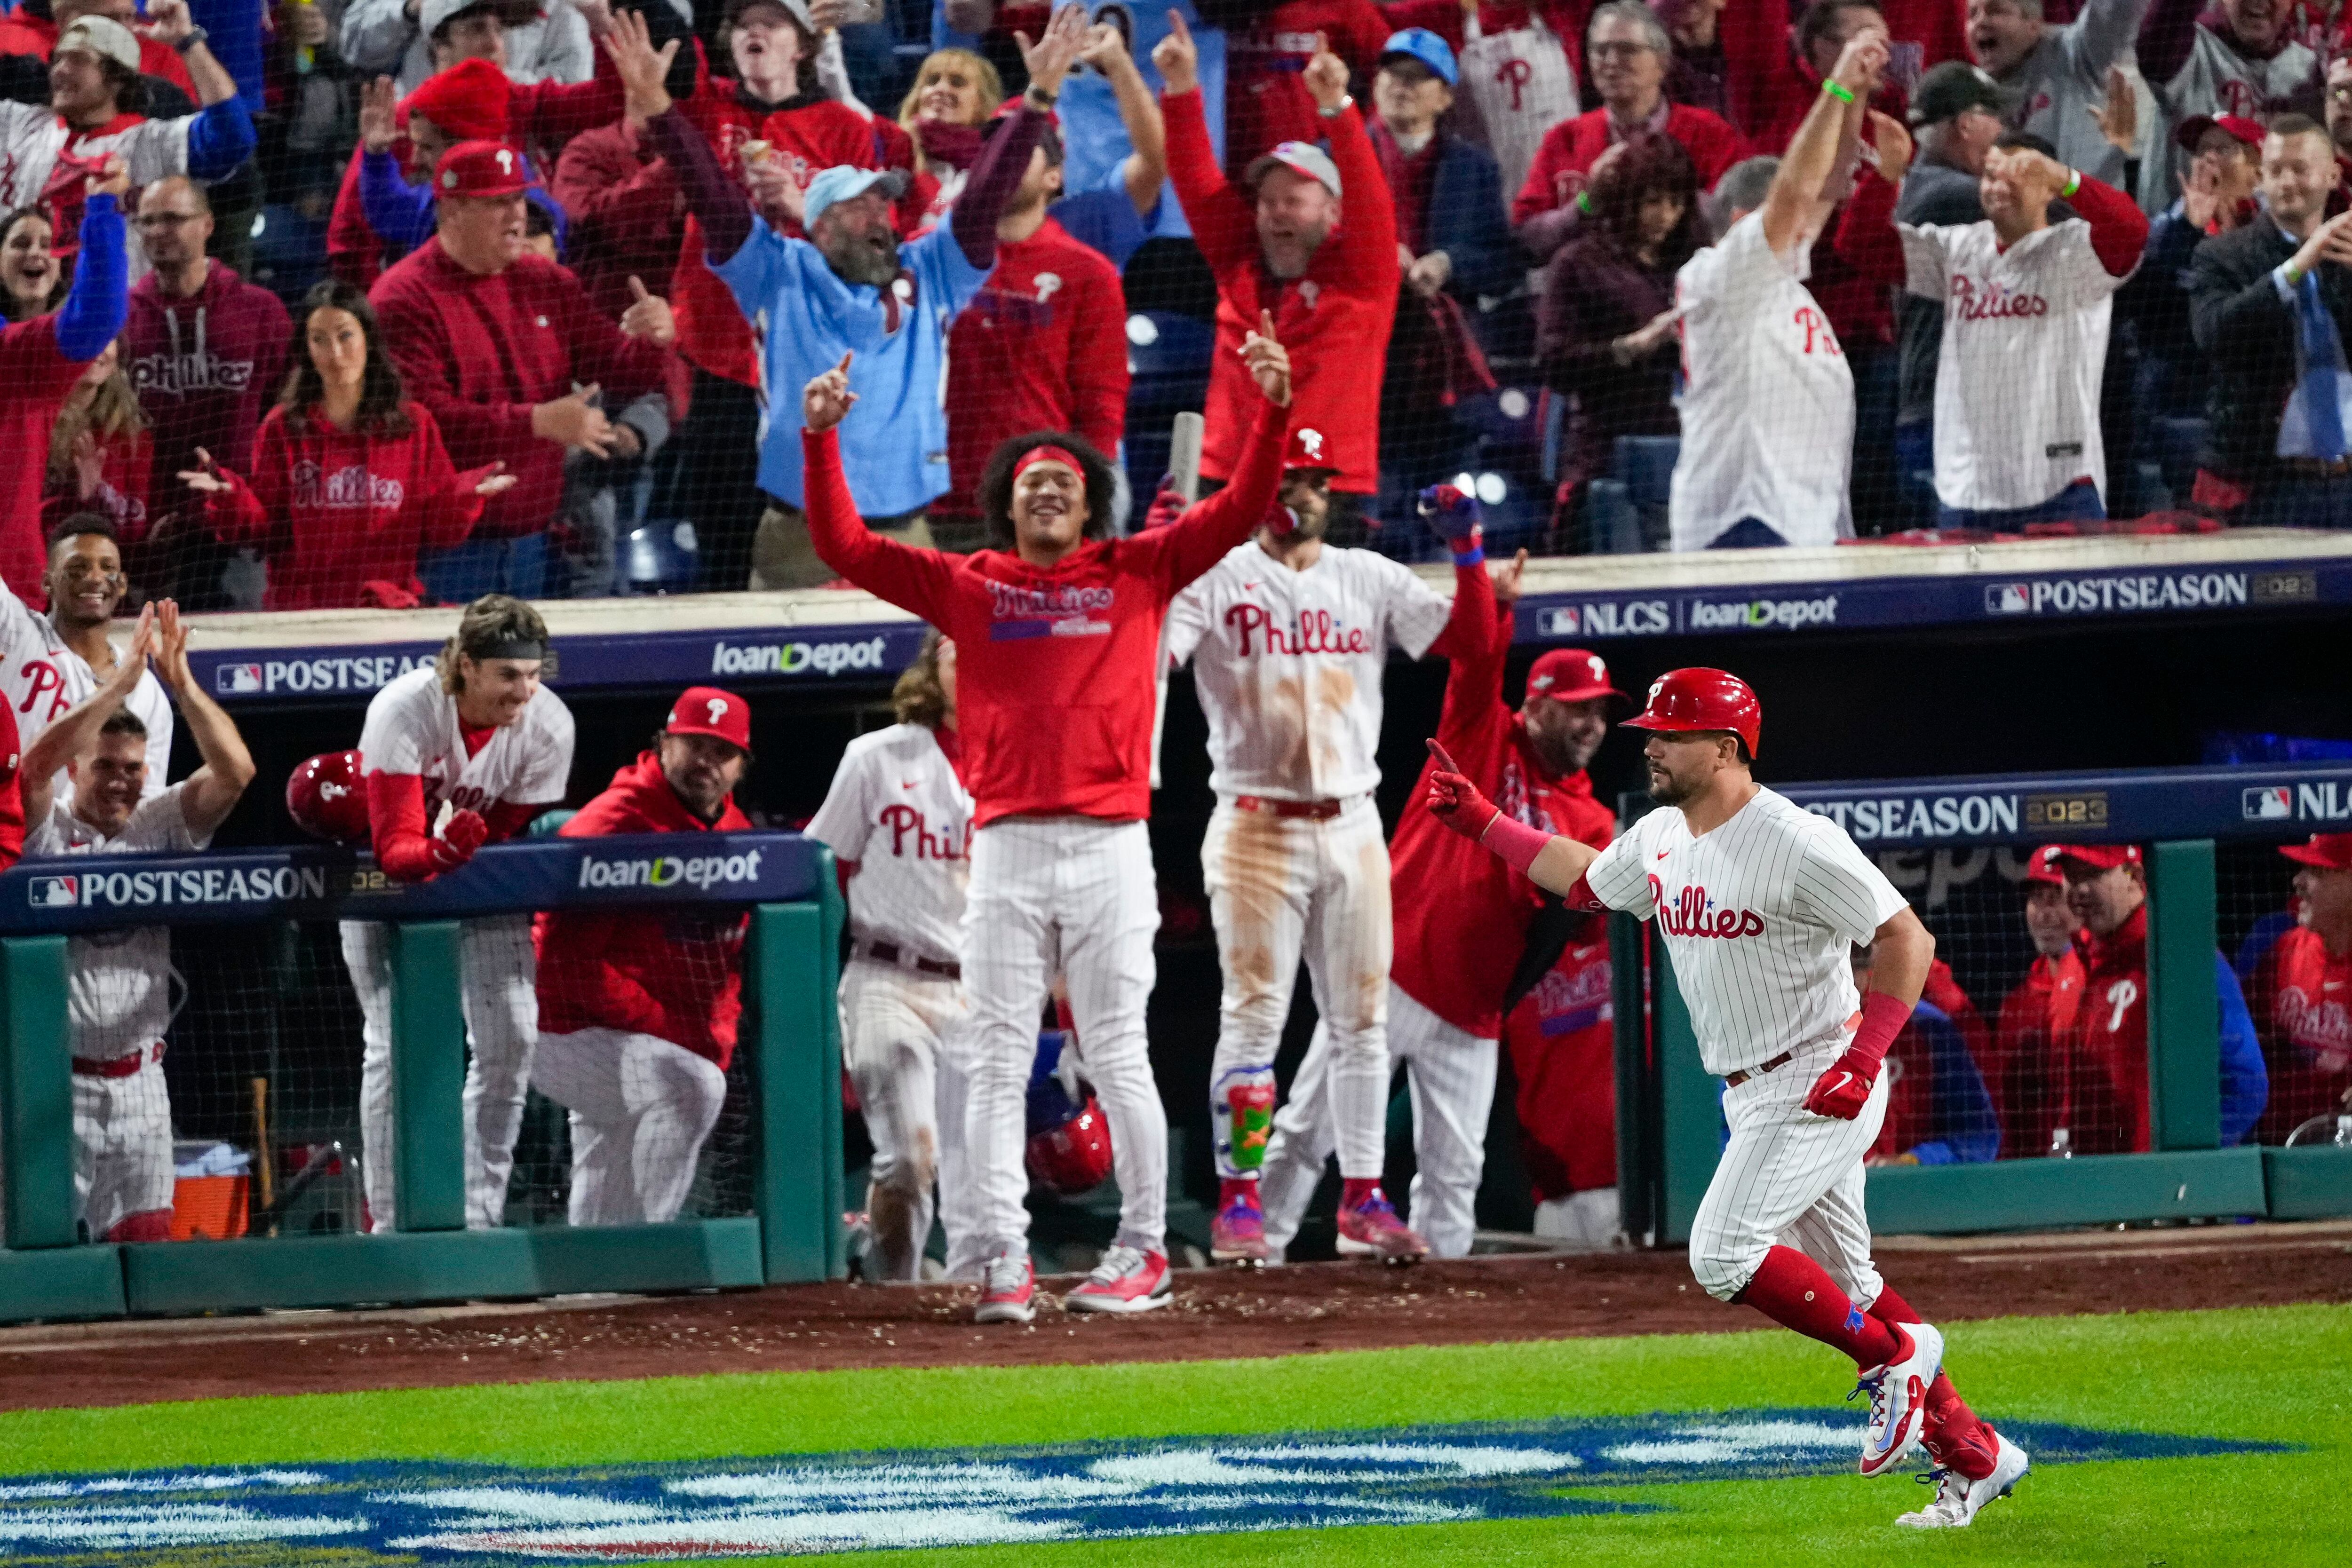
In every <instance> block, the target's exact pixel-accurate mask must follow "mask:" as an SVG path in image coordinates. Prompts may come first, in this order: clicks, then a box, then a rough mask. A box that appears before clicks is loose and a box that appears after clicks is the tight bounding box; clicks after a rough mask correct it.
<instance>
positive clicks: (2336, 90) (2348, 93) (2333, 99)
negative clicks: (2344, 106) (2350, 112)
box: [2327, 85, 2352, 103]
mask: <svg viewBox="0 0 2352 1568" xmlns="http://www.w3.org/2000/svg"><path fill="white" fill-rule="evenodd" d="M2327 101H2328V102H2330V103H2352V85H2347V86H2344V87H2331V88H2329V89H2327Z"/></svg>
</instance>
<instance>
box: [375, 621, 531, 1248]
mask: <svg viewBox="0 0 2352 1568" xmlns="http://www.w3.org/2000/svg"><path fill="white" fill-rule="evenodd" d="M360 772H361V775H362V777H365V776H366V775H368V774H372V773H413V774H415V775H417V776H418V777H419V778H421V779H423V780H424V784H425V824H426V831H435V830H436V828H437V826H438V823H437V821H436V819H437V818H438V817H439V816H440V813H441V809H442V808H443V807H444V806H449V807H453V808H455V809H457V810H466V811H476V812H481V813H488V810H489V809H490V808H491V807H492V806H495V805H497V804H498V803H499V801H501V800H506V801H511V802H514V803H517V804H520V805H549V806H552V805H554V804H555V803H557V802H558V801H560V800H562V799H563V786H564V783H565V781H566V780H567V779H570V778H571V776H572V712H571V710H570V709H569V708H567V707H565V706H563V700H562V698H561V697H559V696H557V695H555V694H554V693H553V692H551V691H550V690H548V689H547V688H546V687H545V686H541V687H540V688H539V690H538V691H536V692H534V693H532V694H531V699H530V703H529V704H527V705H526V706H524V708H523V710H522V716H520V718H518V719H516V720H515V722H514V723H512V724H510V725H507V726H504V727H501V728H499V729H498V730H497V731H495V732H494V733H493V734H492V735H491V737H490V738H489V740H488V743H487V744H485V745H484V746H483V747H482V748H481V749H480V750H479V751H478V752H476V753H474V754H473V755H472V756H471V757H468V756H467V754H466V737H465V735H464V733H463V732H462V731H461V730H460V729H459V728H458V725H457V698H455V697H453V696H451V695H449V694H448V693H446V692H445V691H443V690H442V689H441V677H440V674H439V673H438V672H437V671H436V670H435V669H434V668H433V667H432V666H431V665H427V666H425V668H424V669H421V670H411V671H410V672H409V673H408V674H404V675H403V676H401V677H400V678H399V679H398V680H395V681H394V682H393V683H392V684H391V685H387V686H385V687H384V688H383V690H382V691H380V692H378V693H376V695H375V698H374V700H373V701H372V702H370V703H369V704H368V710H367V723H366V724H365V725H364V726H363V727H362V728H361V730H360ZM341 929H342V937H343V962H344V964H345V965H347V966H348V967H350V969H351V972H352V989H354V990H356V991H357V992H358V993H359V998H360V1019H361V1025H362V1028H361V1036H362V1040H364V1041H365V1045H366V1050H365V1051H364V1053H363V1054H362V1056H361V1058H360V1138H361V1141H362V1145H364V1146H363V1148H362V1159H361V1162H360V1166H361V1173H362V1177H363V1178H364V1185H365V1187H366V1191H367V1204H368V1217H369V1221H370V1225H371V1228H373V1229H376V1230H392V1229H394V1228H396V1227H397V1224H398V1215H397V1212H396V1210H395V1207H394V1192H393V1184H392V931H391V928H390V927H389V926H387V925H383V923H382V922H380V921H373V920H346V921H343V922H342V923H341ZM458 942H459V951H460V956H461V958H462V960H463V965H464V971H465V973H464V979H463V985H464V1002H465V1009H466V1042H467V1045H469V1046H471V1047H472V1054H471V1057H470V1060H468V1061H467V1063H466V1224H467V1227H468V1228H473V1229H476V1230H481V1229H487V1228H490V1227H492V1226H495V1225H497V1224H499V1222H500V1220H501V1219H502V1218H504V1217H505V1214H506V1204H507V1176H508V1174H509V1172H510V1171H511V1170H512V1169H513V1168H514V1145H515V1134H517V1133H518V1132H519V1131H520V1129H521V1126H522V1103H523V1097H524V1095H525V1094H526V1093H527V1092H529V1090H530V1053H531V1046H532V1045H533V1043H534V1042H536V1040H538V1038H539V997H538V995H537V992H536V989H535V988H536V986H537V984H538V979H539V961H538V959H537V957H536V956H534V955H533V954H532V952H531V946H530V913H529V912H528V911H525V912H523V913H520V914H516V915H476V916H474V917H473V918H471V919H469V920H466V921H463V922H461V923H460V925H459V936H458Z"/></svg>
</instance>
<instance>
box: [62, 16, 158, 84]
mask: <svg viewBox="0 0 2352 1568" xmlns="http://www.w3.org/2000/svg"><path fill="white" fill-rule="evenodd" d="M68 49H88V50H89V52H90V53H91V54H93V55H96V56H97V57H99V58H100V59H102V60H112V61H113V62H114V63H115V64H116V65H118V66H121V68H123V69H124V70H127V71H135V70H137V69H138V68H139V40H138V39H137V38H136V37H132V36H131V29H130V28H128V27H126V26H123V25H122V24H121V23H120V22H118V21H116V20H114V19H113V18H112V17H110V16H77V17H75V18H74V19H73V20H72V21H71V22H68V23H67V24H66V30H65V31H64V32H62V33H59V34H58V41H57V45H56V47H54V48H52V49H51V50H50V51H49V53H50V55H51V57H56V56H58V55H61V54H64V53H65V52H66V51H67V50H68Z"/></svg>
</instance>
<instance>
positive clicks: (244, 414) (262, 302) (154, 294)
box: [122, 261, 294, 527]
mask: <svg viewBox="0 0 2352 1568" xmlns="http://www.w3.org/2000/svg"><path fill="white" fill-rule="evenodd" d="M293 334H294V325H293V320H292V319H291V318H290V317H289V316H288V315H287V313H286V307H285V306H284V305H283V304H281V303H280V302H279V301H278V296H276V295H275V294H272V293H270V292H269V290H268V289H267V288H260V287H255V286H254V285H253V284H250V283H247V282H246V281H244V280H243V279H242V278H240V277H237V275H236V273H235V272H233V271H231V270H230V269H229V268H227V267H224V266H222V265H221V264H220V263H219V262H217V261H215V262H214V263H213V264H212V265H211V267H210V270H209V271H208V272H207V273H206V274H205V281H204V287H201V288H199V289H197V290H196V292H195V293H194V295H191V296H188V297H186V298H182V297H181V296H178V295H170V294H166V293H164V292H163V284H162V282H161V281H160V279H159V278H158V277H157V276H156V275H155V274H154V273H152V272H151V273H149V274H148V275H147V276H146V277H142V278H141V279H140V280H139V281H138V283H137V284H135V285H134V286H133V287H131V315H130V319H128V320H127V321H126V322H125V323H124V325H123V329H122V370H123V373H124V374H125V375H127V376H129V377H130V378H131V387H132V388H133V390H135V391H136V392H138V394H139V408H140V412H141V413H144V414H145V415H146V416H147V423H148V435H149V439H150V441H151V443H152V467H151V468H150V470H149V477H148V481H147V507H148V512H149V517H150V526H151V527H152V526H155V525H157V524H160V523H161V522H162V521H163V519H164V518H166V517H172V516H173V515H174V514H177V513H181V512H189V513H194V512H199V511H201V510H202V509H203V501H202V498H201V497H197V496H194V495H193V494H191V493H190V492H189V491H187V490H186V489H185V488H184V487H183V486H182V485H181V484H180V479H179V476H180V475H181V474H182V473H183V472H184V471H186V470H188V469H191V468H194V467H195V466H196V460H195V459H196V448H197V447H199V446H201V447H203V448H204V449H205V451H207V452H209V453H211V454H212V456H213V461H214V462H215V463H218V464H220V465H222V466H224V467H228V468H240V469H241V468H244V467H245V466H246V465H247V464H249V463H250V462H252V460H253V435H254V432H255V431H256V430H257V428H259V426H260V423H261V416H262V413H263V411H264V410H266V409H268V407H269V406H270V404H272V403H273V402H277V401H278V383H279V382H282V381H284V380H285V378H286V356H287V353H288V351H289V348H290V347H291V344H292V340H293Z"/></svg>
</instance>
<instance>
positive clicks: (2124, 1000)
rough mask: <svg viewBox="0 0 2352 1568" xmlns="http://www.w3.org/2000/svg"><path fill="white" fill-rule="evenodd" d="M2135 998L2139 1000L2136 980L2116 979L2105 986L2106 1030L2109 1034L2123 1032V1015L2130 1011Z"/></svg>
mask: <svg viewBox="0 0 2352 1568" xmlns="http://www.w3.org/2000/svg"><path fill="white" fill-rule="evenodd" d="M2137 1000H2139V982H2138V981H2137V980H2134V979H2122V980H2117V981H2116V983H2115V984H2114V985H2112V986H2109V987H2108V988H2107V1032H2108V1033H2109V1034H2121V1033H2122V1032H2123V1028H2124V1015H2125V1014H2126V1013H2127V1012H2129V1011H2131V1009H2132V1004H2133V1003H2134V1002H2136V1001H2137Z"/></svg>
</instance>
